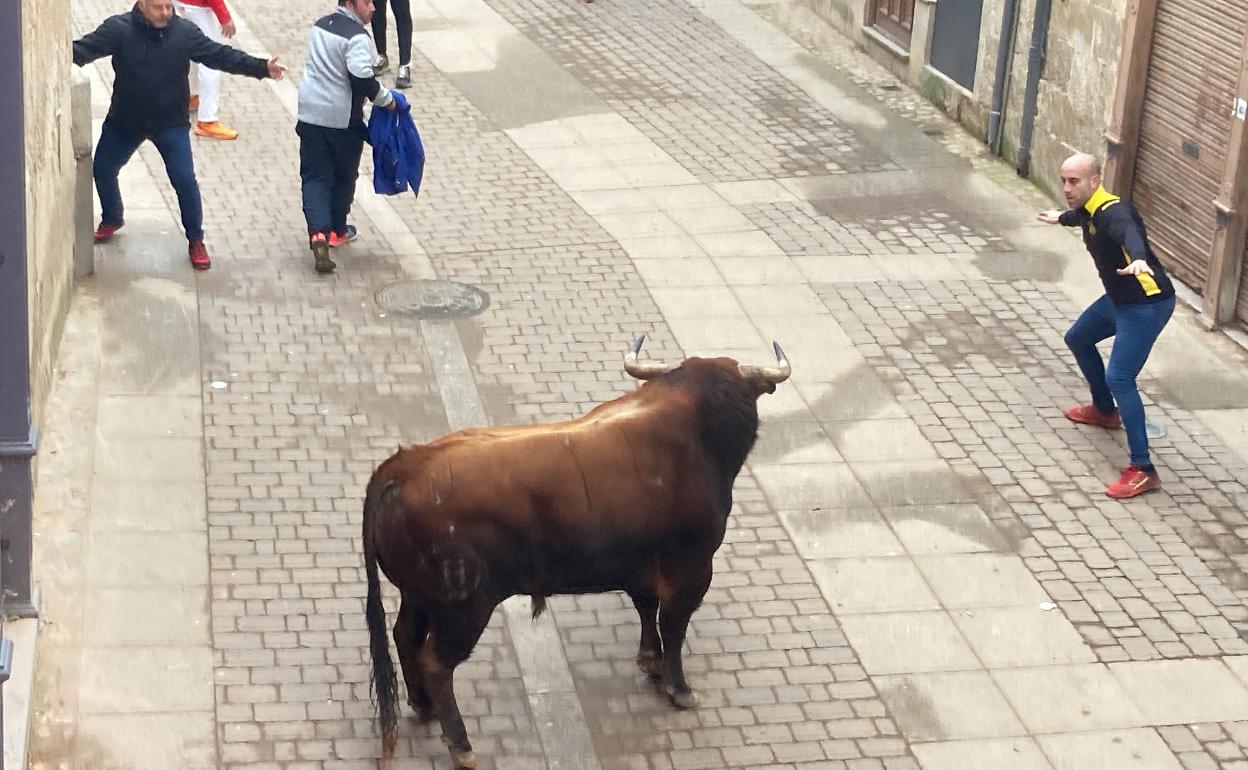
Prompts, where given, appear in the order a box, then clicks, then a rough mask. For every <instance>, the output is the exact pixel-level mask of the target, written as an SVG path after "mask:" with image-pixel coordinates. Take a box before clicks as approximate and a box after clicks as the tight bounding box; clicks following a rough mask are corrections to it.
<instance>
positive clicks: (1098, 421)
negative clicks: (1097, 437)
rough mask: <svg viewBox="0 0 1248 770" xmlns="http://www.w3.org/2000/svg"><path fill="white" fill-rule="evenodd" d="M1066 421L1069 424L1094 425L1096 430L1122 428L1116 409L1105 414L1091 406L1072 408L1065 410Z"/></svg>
mask: <svg viewBox="0 0 1248 770" xmlns="http://www.w3.org/2000/svg"><path fill="white" fill-rule="evenodd" d="M1066 419H1067V420H1070V421H1071V422H1077V423H1079V424H1080V425H1095V426H1096V427H1098V428H1121V427H1122V418H1121V417H1119V416H1118V410H1117V409H1115V410H1114V411H1113V412H1110V413H1109V414H1105V413H1104V412H1102V411H1101V410H1100V409H1097V408H1096V406H1095V405H1093V404H1087V405H1086V406H1072V407H1071V408H1069V409H1067V410H1066Z"/></svg>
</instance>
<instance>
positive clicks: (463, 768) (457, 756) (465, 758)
mask: <svg viewBox="0 0 1248 770" xmlns="http://www.w3.org/2000/svg"><path fill="white" fill-rule="evenodd" d="M451 762H453V763H454V765H455V770H477V755H476V754H473V753H472V752H471V751H452V752H451Z"/></svg>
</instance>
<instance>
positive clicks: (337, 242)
mask: <svg viewBox="0 0 1248 770" xmlns="http://www.w3.org/2000/svg"><path fill="white" fill-rule="evenodd" d="M358 236H359V232H358V231H357V230H356V229H355V225H347V231H346V232H345V233H343V234H342V235H339V234H338V233H330V234H329V247H330V248H331V249H336V248H338V247H339V246H346V245H347V244H348V243H350V242H351V241H354V240H355V239H356V238H357V237H358Z"/></svg>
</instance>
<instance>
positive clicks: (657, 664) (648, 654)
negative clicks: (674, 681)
mask: <svg viewBox="0 0 1248 770" xmlns="http://www.w3.org/2000/svg"><path fill="white" fill-rule="evenodd" d="M628 596H629V598H630V599H632V600H633V606H634V607H636V608H637V617H638V618H640V619H641V643H640V644H639V645H638V646H637V666H638V668H640V669H641V670H642V672H643V673H645V674H646V675H647V676H649V677H650V678H652V679H658V678H660V677H661V676H663V646H662V642H661V641H660V640H659V625H658V622H657V616H658V614H659V597H658V596H657V595H655V594H654V593H653V592H651V591H649V590H648V589H640V590H636V591H629V592H628Z"/></svg>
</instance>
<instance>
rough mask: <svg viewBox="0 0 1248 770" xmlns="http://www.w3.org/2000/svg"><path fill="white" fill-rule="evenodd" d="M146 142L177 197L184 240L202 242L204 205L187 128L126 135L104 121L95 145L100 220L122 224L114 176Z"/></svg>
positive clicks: (121, 212)
mask: <svg viewBox="0 0 1248 770" xmlns="http://www.w3.org/2000/svg"><path fill="white" fill-rule="evenodd" d="M148 139H150V140H152V144H154V145H156V149H157V150H158V151H159V152H160V157H161V158H162V159H164V161H165V172H166V173H167V174H169V181H170V182H172V183H173V190H174V192H176V193H177V194H178V208H179V209H181V211H182V229H183V230H185V231H186V237H187V239H188V240H192V241H195V240H201V239H203V237H204V204H203V201H202V200H201V199H200V197H199V181H198V180H197V179H196V178H195V158H194V157H193V156H192V155H191V129H190V127H189V126H174V127H173V128H164V129H161V130H160V131H157V132H155V133H152V134H129V133H125V132H123V131H118V130H117V129H116V128H114V127H113V125H112V124H111V123H109V121H107V120H106V121H104V126H103V127H102V128H101V130H100V141H99V142H98V143H97V144H96V145H95V170H94V171H95V189H96V190H97V191H98V192H99V194H100V220H101V221H103V222H107V223H109V224H114V225H119V224H121V223H122V221H123V220H124V216H123V215H124V213H125V208H124V206H123V205H122V203H121V187H120V186H118V184H117V174H118V173H119V172H120V171H121V169H122V167H123V166H125V165H126V163H128V162H129V161H130V157H131V156H132V155H134V151H135V150H137V149H139V145H141V144H143V142H144V141H146V140H148Z"/></svg>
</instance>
